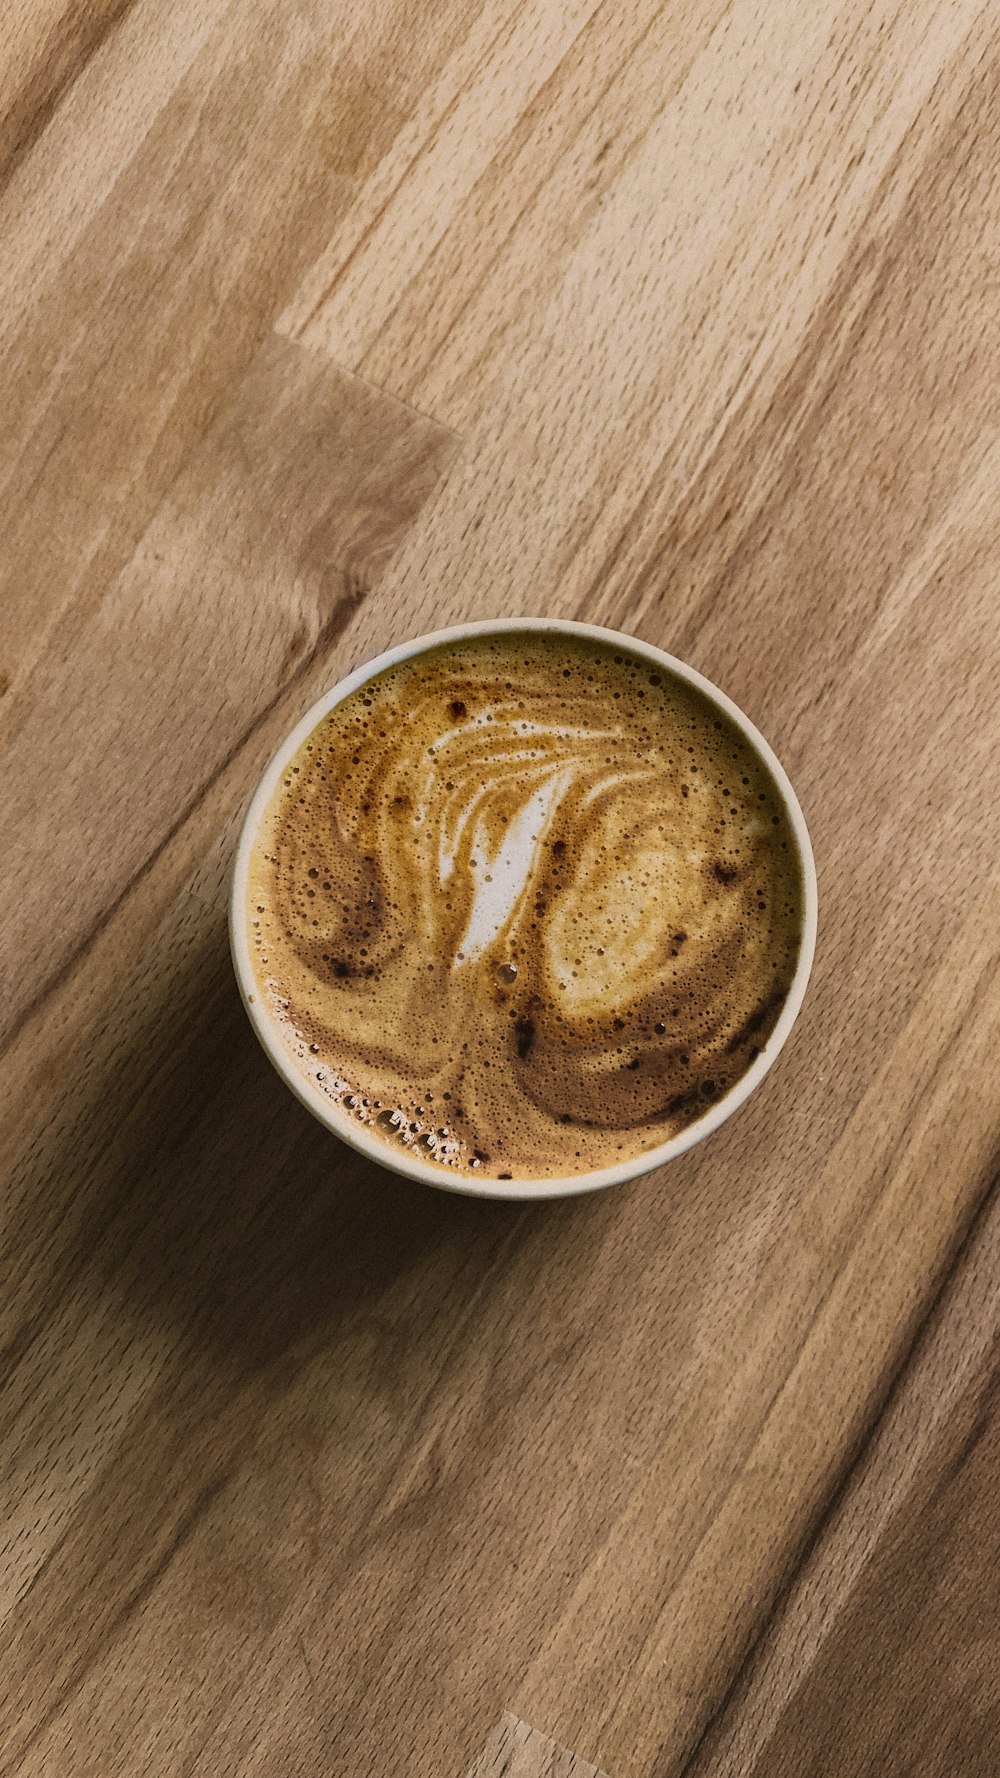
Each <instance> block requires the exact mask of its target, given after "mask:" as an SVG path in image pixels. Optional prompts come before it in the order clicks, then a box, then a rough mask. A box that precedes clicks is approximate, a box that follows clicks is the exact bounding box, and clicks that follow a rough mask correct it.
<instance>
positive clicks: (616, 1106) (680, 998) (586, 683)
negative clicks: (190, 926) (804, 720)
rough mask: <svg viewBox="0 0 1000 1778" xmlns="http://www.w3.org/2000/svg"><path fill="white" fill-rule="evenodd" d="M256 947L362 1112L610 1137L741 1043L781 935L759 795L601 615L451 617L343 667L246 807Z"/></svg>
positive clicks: (449, 1132) (754, 1028) (726, 730)
mask: <svg viewBox="0 0 1000 1778" xmlns="http://www.w3.org/2000/svg"><path fill="white" fill-rule="evenodd" d="M250 901H251V907H250V919H251V921H252V922H253V935H254V942H255V954H256V969H257V974H258V980H259V983H260V986H261V989H262V991H263V993H264V994H265V996H266V997H267V998H268V1000H269V1001H270V1004H271V1006H272V1008H273V1009H274V1010H275V1011H276V1012H277V1014H278V1016H279V1019H280V1020H281V1022H282V1025H283V1027H284V1029H285V1032H286V1035H287V1040H288V1042H289V1044H290V1046H291V1047H292V1049H293V1051H294V1052H295V1054H296V1056H297V1058H298V1060H299V1064H300V1066H301V1067H302V1068H303V1069H304V1070H306V1071H307V1072H309V1073H310V1074H311V1075H312V1076H313V1077H314V1078H315V1079H316V1080H317V1081H318V1082H319V1083H320V1084H321V1085H322V1086H323V1087H324V1089H325V1090H326V1091H328V1092H329V1093H331V1094H332V1095H334V1096H336V1097H337V1098H338V1099H340V1100H341V1101H342V1103H343V1104H344V1105H345V1106H346V1107H347V1109H348V1110H349V1111H351V1112H352V1114H353V1115H355V1116H356V1117H358V1118H360V1119H361V1120H362V1121H364V1122H366V1123H369V1124H371V1126H372V1127H373V1128H374V1129H375V1130H376V1131H377V1132H379V1133H380V1134H382V1135H383V1136H384V1137H385V1139H386V1141H387V1142H390V1143H393V1144H396V1145H398V1144H404V1145H409V1146H413V1147H414V1149H415V1151H416V1152H417V1153H419V1154H421V1155H422V1156H424V1157H427V1156H430V1157H433V1158H436V1159H437V1160H439V1161H440V1162H441V1164H442V1165H444V1166H452V1167H457V1168H459V1169H461V1170H463V1171H468V1172H479V1173H483V1174H489V1175H494V1176H510V1175H513V1176H514V1177H519V1176H523V1177H537V1176H545V1175H548V1176H558V1175H565V1174H572V1173H577V1172H583V1171H588V1170H590V1169H592V1168H595V1167H601V1166H606V1165H610V1164H613V1163H614V1162H616V1161H618V1160H621V1159H622V1158H625V1157H629V1156H632V1155H635V1154H638V1153H640V1152H642V1151H643V1150H644V1149H647V1148H649V1147H653V1146H655V1145H657V1144H659V1143H660V1142H662V1141H664V1140H665V1139H666V1138H667V1137H668V1136H670V1135H671V1134H673V1133H674V1132H675V1131H677V1130H679V1129H681V1128H683V1127H684V1126H685V1125H686V1124H688V1123H690V1122H692V1121H693V1120H694V1119H696V1118H698V1117H700V1116H702V1115H703V1114H704V1112H705V1111H706V1110H707V1109H708V1108H709V1106H710V1105H711V1104H712V1103H713V1102H714V1100H715V1099H716V1098H718V1097H719V1096H720V1095H721V1094H722V1093H723V1092H725V1091H726V1090H727V1089H728V1088H729V1087H730V1086H731V1085H732V1084H733V1082H734V1081H735V1080H736V1079H738V1078H739V1077H740V1076H741V1075H742V1074H743V1073H744V1072H745V1071H746V1069H747V1068H748V1067H749V1066H750V1064H751V1062H752V1060H753V1058H754V1056H755V1055H756V1054H757V1053H758V1051H759V1048H760V1046H761V1045H762V1044H763V1043H764V1041H765V1039H766V1037H767V1036H768V1034H769V1032H770V1030H771V1029H772V1028H773V1026H774V1023H775V1021H776V1019H777V1017H778V1013H779V1011H780V1008H781V1005H782V1002H783V1000H784V998H785V995H786V993H787V991H788V987H789V984H790V982H791V978H792V975H793V973H794V969H795V963H796V959H797V956H798V947H799V942H800V924H801V901H802V891H801V866H800V863H799V858H798V853H797V849H796V844H795V839H794V835H793V833H792V831H791V828H790V825H789V823H788V820H787V817H786V814H785V811H784V807H783V803H782V800H781V798H780V796H779V794H778V792H777V790H776V787H775V786H774V784H773V781H772V780H771V778H770V775H769V773H768V772H767V770H766V768H765V766H764V765H763V762H762V761H761V760H760V759H759V758H758V756H757V755H756V753H755V752H754V750H753V749H752V748H751V747H750V745H749V743H748V742H747V741H746V740H745V739H744V737H743V735H742V733H741V731H740V730H738V729H737V728H736V727H735V726H734V725H732V724H731V723H730V722H729V721H728V720H727V719H725V718H723V717H720V714H719V712H718V710H717V709H716V707H715V706H714V704H711V703H710V702H709V701H708V700H707V699H706V698H704V697H703V696H702V695H701V693H700V692H698V691H696V690H695V689H694V688H692V687H690V686H689V685H687V683H686V682H684V681H681V680H679V679H677V678H676V677H674V676H673V675H672V674H669V673H668V672H666V671H664V670H659V671H658V670H656V669H655V668H651V666H650V663H649V662H648V661H646V660H645V659H643V658H641V657H638V656H633V655H631V654H627V653H623V652H620V651H615V650H613V649H612V648H611V647H610V646H608V645H606V644H604V643H603V642H594V641H591V640H589V639H582V640H581V639H578V638H576V637H571V636H566V635H545V634H539V633H538V632H531V631H525V632H507V633H502V634H498V635H492V636H482V637H474V638H471V639H469V640H466V641H464V642H461V643H458V644H451V645H448V646H445V647H440V648H437V649H435V650H432V651H429V652H428V653H426V654H424V655H420V656H417V657H414V658H413V659H411V660H409V661H406V662H403V663H401V664H400V665H398V666H396V667H392V668H389V669H387V670H386V671H385V672H383V673H382V674H380V675H379V676H377V677H376V678H374V679H371V680H369V681H368V682H367V683H366V684H364V685H363V686H361V687H360V688H359V689H358V690H357V691H355V692H354V693H353V694H351V695H350V696H349V697H348V698H347V699H346V700H345V701H344V702H343V703H342V704H340V705H338V706H337V707H336V708H335V709H334V710H333V711H332V712H331V713H330V715H329V716H328V717H327V718H325V719H324V721H323V722H322V723H321V724H320V725H319V727H318V728H317V729H316V730H314V732H313V734H312V736H311V737H310V739H309V740H308V741H307V742H306V744H305V745H304V746H303V747H302V748H301V749H300V751H299V753H298V755H297V756H296V759H295V760H294V762H293V763H292V765H291V766H290V767H289V769H288V771H287V772H286V774H285V777H284V780H283V783H282V785H281V786H280V788H279V791H278V793H277V794H276V796H275V798H274V799H273V802H272V806H271V808H270V810H269V812H268V814H267V816H266V818H265V821H264V824H263V826H262V829H261V833H260V836H259V839H258V843H257V847H256V849H255V853H254V858H253V863H252V867H251V880H250Z"/></svg>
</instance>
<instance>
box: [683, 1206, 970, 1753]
mask: <svg viewBox="0 0 1000 1778" xmlns="http://www.w3.org/2000/svg"><path fill="white" fill-rule="evenodd" d="M998 1384H1000V1197H998V1195H997V1193H996V1191H995V1190H994V1192H993V1193H992V1195H991V1197H990V1199H989V1200H988V1202H987V1203H986V1205H985V1206H984V1209H983V1211H982V1212H981V1213H980V1216H979V1217H978V1218H977V1221H976V1223H975V1225H974V1228H973V1231H972V1233H971V1235H970V1237H969V1239H968V1242H967V1246H966V1249H965V1250H964V1251H963V1253H962V1255H961V1257H960V1261H959V1263H958V1265H957V1266H956V1269H955V1272H954V1274H953V1276H952V1277H951V1279H950V1280H949V1283H948V1286H947V1288H946V1290H945V1291H944V1292H943V1293H942V1298H941V1301H940V1302H939V1303H938V1304H937V1305H936V1306H935V1308H934V1310H933V1312H932V1314H931V1316H930V1318H929V1321H928V1324H927V1326H926V1327H925V1329H924V1331H923V1333H922V1335H921V1337H920V1341H919V1344H918V1346H917V1349H916V1351H915V1352H914V1355H913V1357H912V1359H911V1361H910V1363H909V1365H908V1366H907V1369H906V1370H905V1372H904V1373H903V1375H902V1376H901V1378H900V1380H899V1383H898V1386H897V1388H896V1389H895V1390H894V1392H893V1395H892V1398H891V1400H890V1403H889V1405H888V1407H887V1409H886V1412H885V1414H884V1416H883V1418H882V1421H881V1422H880V1424H879V1426H878V1428H877V1430H876V1432H875V1433H874V1435H873V1437H872V1439H871V1441H870V1445H869V1447H868V1448H867V1449H866V1450H865V1452H864V1455H863V1460H862V1461H861V1462H860V1463H859V1464H858V1467H857V1470H856V1471H855V1472H854V1474H853V1475H852V1477H851V1480H850V1484H849V1486H848V1487H847V1488H846V1489H845V1491H844V1494H843V1497H842V1498H840V1499H838V1500H837V1502H836V1505H835V1509H834V1510H833V1511H832V1512H831V1514H830V1518H829V1521H828V1523H826V1524H825V1525H824V1526H823V1527H822V1532H821V1535H820V1536H819V1537H818V1539H817V1543H816V1547H815V1549H814V1550H813V1551H812V1552H811V1553H810V1556H809V1559H808V1561H806V1562H805V1563H804V1564H803V1567H802V1570H801V1573H800V1574H799V1575H798V1576H797V1577H796V1580H795V1583H794V1586H793V1588H792V1590H791V1592H790V1594H789V1596H788V1598H787V1599H786V1600H785V1601H784V1602H783V1604H782V1608H781V1610H780V1612H778V1613H777V1614H776V1616H775V1620H774V1622H773V1624H772V1625H771V1626H770V1627H769V1628H768V1630H767V1634H766V1636H765V1637H763V1638H762V1640H761V1644H760V1646H759V1648H758V1649H757V1650H756V1651H755V1656H754V1659H753V1660H752V1661H749V1662H748V1663H747V1669H746V1672H745V1673H744V1675H743V1676H742V1677H741V1680H740V1683H739V1685H738V1686H737V1687H735V1688H734V1692H733V1696H732V1698H731V1700H730V1704H729V1707H728V1710H727V1711H726V1712H725V1714H724V1715H723V1717H722V1719H721V1721H719V1722H718V1723H717V1724H714V1725H712V1728H711V1730H710V1731H709V1732H708V1733H707V1734H706V1737H705V1742H704V1745H703V1747H702V1748H701V1750H700V1752H699V1756H698V1757H697V1758H696V1759H695V1760H694V1761H693V1762H692V1764H691V1767H690V1768H689V1772H690V1778H785V1775H787V1778H793V1775H794V1778H799V1775H800V1774H803V1773H812V1772H816V1773H819V1772H822V1773H823V1774H824V1775H825V1778H882V1775H883V1774H884V1773H886V1772H890V1773H896V1772H899V1773H902V1772H906V1773H908V1774H912V1778H937V1774H938V1773H941V1772H955V1773H961V1774H962V1775H963V1778H992V1774H994V1773H995V1772H996V1771H997V1770H998V1768H1000V1662H998V1660H997V1642H998V1635H1000V1615H998V1614H1000V1521H998V1515H997V1499H998V1497H1000V1388H998Z"/></svg>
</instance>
